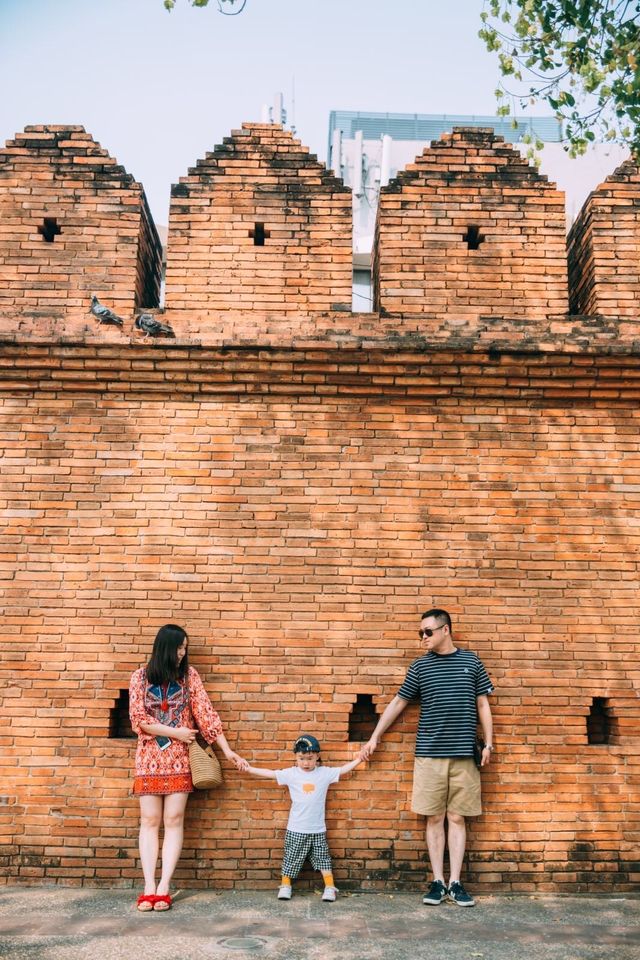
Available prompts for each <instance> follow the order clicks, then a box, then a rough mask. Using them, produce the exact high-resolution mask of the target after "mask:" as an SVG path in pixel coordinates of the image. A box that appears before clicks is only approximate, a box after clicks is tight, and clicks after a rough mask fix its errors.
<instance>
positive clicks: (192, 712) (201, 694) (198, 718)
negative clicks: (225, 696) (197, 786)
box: [129, 667, 223, 796]
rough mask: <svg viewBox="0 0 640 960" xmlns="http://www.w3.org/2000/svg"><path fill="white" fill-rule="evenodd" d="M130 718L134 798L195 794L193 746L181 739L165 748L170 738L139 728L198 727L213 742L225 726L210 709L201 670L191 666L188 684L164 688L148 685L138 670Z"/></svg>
mask: <svg viewBox="0 0 640 960" xmlns="http://www.w3.org/2000/svg"><path fill="white" fill-rule="evenodd" d="M129 715H130V717H131V726H132V727H133V729H134V732H135V733H137V734H138V748H137V750H136V766H135V779H134V781H133V792H134V794H135V795H136V796H146V795H148V794H158V795H165V794H169V793H191V792H192V791H193V781H192V779H191V769H190V767H189V747H188V745H187V744H186V743H183V742H182V741H181V740H170V742H169V745H168V746H167V747H166V749H164V750H162V749H161V748H160V743H163V742H166V740H167V739H168V738H166V737H155V736H154V735H153V734H151V733H144V732H143V731H142V730H141V729H140V724H142V723H164V724H166V725H167V726H170V727H191V728H192V729H195V728H196V727H197V728H198V730H199V731H200V733H201V734H202V736H203V737H204V739H205V740H206V741H207V743H214V741H215V740H217V739H218V737H219V736H220V734H221V733H222V732H223V731H222V723H221V721H220V717H219V716H218V714H217V713H216V711H215V710H214V709H213V707H212V706H211V701H210V700H209V697H208V695H207V691H206V690H205V689H204V686H203V685H202V680H201V679H200V675H199V673H198V671H197V670H195V669H194V668H193V667H189V671H188V676H187V679H186V682H185V681H184V680H183V681H179V680H176V681H173V682H171V683H170V684H169V685H168V686H164V687H160V686H159V685H153V684H150V683H148V682H147V675H146V670H145V668H144V667H141V668H140V669H139V670H136V671H135V673H133V674H132V676H131V684H130V686H129Z"/></svg>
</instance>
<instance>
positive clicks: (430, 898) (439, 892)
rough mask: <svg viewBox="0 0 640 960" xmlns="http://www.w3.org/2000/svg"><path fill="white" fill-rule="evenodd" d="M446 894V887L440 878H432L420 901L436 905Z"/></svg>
mask: <svg viewBox="0 0 640 960" xmlns="http://www.w3.org/2000/svg"><path fill="white" fill-rule="evenodd" d="M446 895H447V888H446V887H445V885H444V883H443V882H442V880H434V881H433V883H432V884H431V886H430V887H429V889H428V890H427V892H426V893H425V895H424V897H423V898H422V902H423V903H428V904H430V905H433V906H437V904H439V903H442V901H443V900H444V898H445V897H446Z"/></svg>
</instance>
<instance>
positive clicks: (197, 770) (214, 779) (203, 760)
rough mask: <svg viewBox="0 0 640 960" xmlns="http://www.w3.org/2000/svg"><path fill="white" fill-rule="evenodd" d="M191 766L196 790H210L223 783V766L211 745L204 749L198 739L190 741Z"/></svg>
mask: <svg viewBox="0 0 640 960" xmlns="http://www.w3.org/2000/svg"><path fill="white" fill-rule="evenodd" d="M189 766H190V767H191V779H192V780H193V785H194V787H195V788H196V790H210V789H211V788H212V787H219V786H220V784H221V783H222V767H221V766H220V762H219V760H218V758H217V757H216V755H215V753H214V752H213V749H212V748H211V747H205V749H204V750H203V749H202V747H201V746H200V744H199V743H198V742H197V741H196V740H194V741H193V743H190V744H189Z"/></svg>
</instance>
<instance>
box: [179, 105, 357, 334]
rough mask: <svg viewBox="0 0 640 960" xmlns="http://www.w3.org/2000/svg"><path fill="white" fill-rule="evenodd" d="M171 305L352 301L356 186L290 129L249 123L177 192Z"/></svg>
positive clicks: (280, 308) (334, 304)
mask: <svg viewBox="0 0 640 960" xmlns="http://www.w3.org/2000/svg"><path fill="white" fill-rule="evenodd" d="M166 302H167V307H168V308H170V309H174V310H187V311H189V312H195V311H212V312H214V313H220V312H222V313H223V314H225V313H228V312H230V313H233V312H234V311H260V312H262V313H269V312H271V311H275V312H277V313H278V314H285V315H286V314H287V313H301V312H303V313H304V312H308V311H319V310H335V309H346V310H350V309H351V192H350V191H349V190H348V188H346V187H345V186H344V185H343V184H342V181H341V180H338V179H336V177H334V176H333V175H332V174H331V173H330V172H329V171H328V170H327V169H326V167H325V166H324V165H323V164H320V163H318V162H317V160H316V158H315V156H313V155H310V154H309V152H308V148H307V147H303V146H302V145H301V144H300V141H299V140H294V138H293V137H292V135H291V133H290V132H289V131H288V130H283V129H282V127H280V126H278V125H274V124H259V123H252V124H245V125H244V126H243V127H242V129H241V130H236V131H234V133H233V135H232V136H231V137H226V138H225V140H224V142H223V143H222V144H221V145H220V146H218V147H216V148H215V150H214V151H213V153H209V154H207V155H206V157H205V158H204V159H203V160H199V161H198V163H197V164H196V166H195V167H194V168H192V169H191V170H190V171H189V175H188V176H187V177H182V178H181V180H180V183H179V184H176V185H175V186H174V187H173V189H172V192H171V211H170V216H169V240H168V245H167V281H166Z"/></svg>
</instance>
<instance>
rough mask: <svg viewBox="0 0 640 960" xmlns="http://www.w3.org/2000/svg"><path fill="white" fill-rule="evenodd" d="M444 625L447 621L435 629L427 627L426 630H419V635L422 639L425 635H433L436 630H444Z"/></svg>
mask: <svg viewBox="0 0 640 960" xmlns="http://www.w3.org/2000/svg"><path fill="white" fill-rule="evenodd" d="M443 627H446V623H441V624H440V626H439V627H436V628H435V630H430V629H429V627H427V629H426V630H418V636H419V637H420V639H421V640H422V638H423V637H432V636H433V635H434V633H435V632H436V630H442V628H443Z"/></svg>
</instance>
